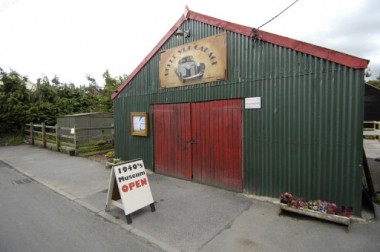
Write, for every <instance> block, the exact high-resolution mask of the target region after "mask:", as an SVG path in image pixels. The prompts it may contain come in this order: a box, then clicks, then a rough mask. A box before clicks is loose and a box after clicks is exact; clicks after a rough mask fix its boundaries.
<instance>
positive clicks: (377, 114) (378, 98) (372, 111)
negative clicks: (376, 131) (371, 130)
mask: <svg viewBox="0 0 380 252" xmlns="http://www.w3.org/2000/svg"><path fill="white" fill-rule="evenodd" d="M364 103H365V108H364V121H380V89H379V88H377V87H374V86H372V85H369V84H366V85H365V98H364Z"/></svg>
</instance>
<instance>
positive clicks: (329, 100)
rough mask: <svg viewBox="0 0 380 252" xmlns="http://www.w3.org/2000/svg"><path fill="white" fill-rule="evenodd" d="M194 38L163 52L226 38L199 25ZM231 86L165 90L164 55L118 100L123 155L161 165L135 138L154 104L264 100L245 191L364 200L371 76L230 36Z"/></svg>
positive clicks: (255, 112)
mask: <svg viewBox="0 0 380 252" xmlns="http://www.w3.org/2000/svg"><path fill="white" fill-rule="evenodd" d="M181 29H185V30H186V29H189V30H190V31H191V37H190V38H189V39H184V40H177V39H176V38H175V37H174V36H173V37H172V38H170V39H169V40H168V41H167V42H166V43H165V45H164V46H163V48H162V50H164V49H166V48H172V47H175V46H178V45H180V44H184V43H187V42H190V41H196V40H198V39H202V38H205V37H208V36H212V35H215V34H218V33H220V32H224V30H222V29H219V28H216V27H212V26H210V25H206V24H202V23H200V22H196V21H193V20H188V21H186V22H185V23H184V24H183V25H182V27H181ZM227 61H228V62H227V80H226V81H217V82H211V83H206V84H199V85H191V86H183V87H178V88H168V89H159V85H158V82H159V80H158V63H159V54H156V55H155V56H154V57H153V58H152V59H151V60H150V61H149V62H148V63H147V64H146V65H145V67H144V68H143V69H142V70H141V71H140V72H139V73H138V74H137V76H136V77H135V78H134V79H133V80H132V81H131V82H130V83H129V85H128V86H126V88H125V89H124V90H123V91H122V92H121V93H120V94H119V96H118V97H117V98H116V99H115V101H114V105H115V112H116V113H115V126H116V131H115V134H116V152H117V154H118V155H120V156H121V157H122V158H124V159H132V158H137V157H142V158H143V159H144V161H145V163H146V166H147V167H148V168H152V164H153V141H154V139H153V137H152V135H151V132H150V137H148V138H145V137H135V136H131V135H130V133H129V131H128V130H129V128H130V127H129V113H130V112H132V111H148V112H149V113H150V131H151V129H152V120H151V119H152V115H151V106H150V105H151V104H160V103H180V102H195V101H207V100H218V99H234V98H241V99H244V98H245V97H261V101H262V105H261V106H262V107H261V109H249V110H245V109H243V114H242V115H243V159H244V160H243V177H244V185H243V186H244V191H245V192H248V193H254V194H258V195H267V196H275V197H278V196H279V194H280V193H281V192H283V191H290V192H292V193H295V194H297V195H301V196H305V197H308V198H320V199H326V200H331V201H335V202H337V203H338V204H345V205H352V206H354V208H355V209H356V213H358V211H359V210H360V202H361V185H360V182H361V179H360V178H361V166H360V164H361V151H362V136H361V129H362V119H363V96H364V86H363V76H364V75H363V74H364V73H363V70H353V69H351V68H347V67H344V66H341V65H338V64H336V63H331V62H328V61H326V60H322V59H318V58H315V57H312V56H309V55H306V54H303V53H299V52H296V51H293V50H290V49H286V48H283V47H279V46H276V45H272V44H269V43H265V42H261V41H259V40H256V41H255V40H253V39H252V38H250V37H246V36H243V35H240V34H236V33H232V32H227Z"/></svg>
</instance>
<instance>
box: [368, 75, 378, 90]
mask: <svg viewBox="0 0 380 252" xmlns="http://www.w3.org/2000/svg"><path fill="white" fill-rule="evenodd" d="M367 83H368V84H370V85H372V86H374V87H377V88H380V75H379V76H377V77H376V80H370V81H367Z"/></svg>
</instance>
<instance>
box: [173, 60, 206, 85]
mask: <svg viewBox="0 0 380 252" xmlns="http://www.w3.org/2000/svg"><path fill="white" fill-rule="evenodd" d="M205 68H206V66H205V64H204V63H197V62H195V60H194V58H193V56H186V57H183V58H181V59H180V60H179V61H178V66H177V68H176V69H175V72H176V74H177V75H178V77H179V79H180V80H181V82H182V83H186V82H189V81H192V80H198V79H202V77H203V74H204V72H205Z"/></svg>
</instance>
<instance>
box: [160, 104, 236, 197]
mask: <svg viewBox="0 0 380 252" xmlns="http://www.w3.org/2000/svg"><path fill="white" fill-rule="evenodd" d="M241 132H242V130H241V101H240V100H223V101H212V102H202V103H192V104H190V103H183V104H163V105H154V106H153V134H154V163H155V171H156V172H157V173H162V174H166V175H169V176H174V177H178V178H183V179H189V180H191V179H192V178H193V179H194V180H195V181H197V182H200V183H204V184H208V185H213V186H218V187H222V188H226V189H230V190H234V191H242V154H241Z"/></svg>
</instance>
